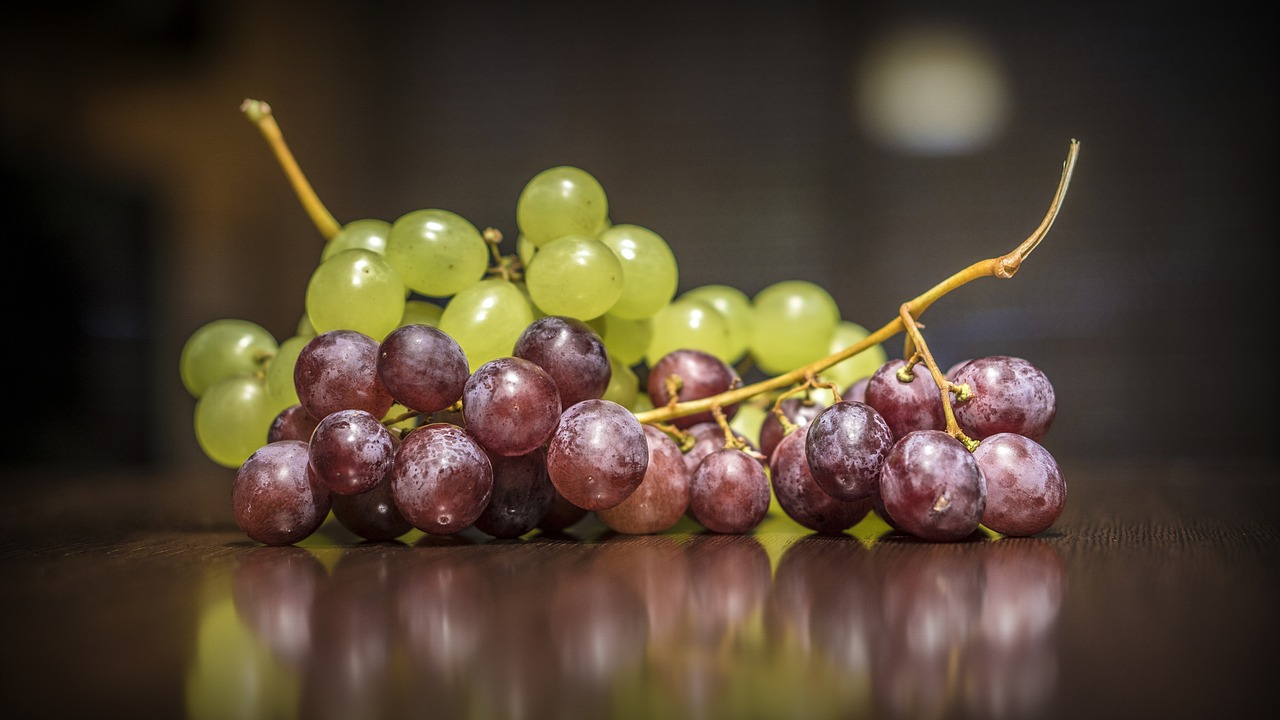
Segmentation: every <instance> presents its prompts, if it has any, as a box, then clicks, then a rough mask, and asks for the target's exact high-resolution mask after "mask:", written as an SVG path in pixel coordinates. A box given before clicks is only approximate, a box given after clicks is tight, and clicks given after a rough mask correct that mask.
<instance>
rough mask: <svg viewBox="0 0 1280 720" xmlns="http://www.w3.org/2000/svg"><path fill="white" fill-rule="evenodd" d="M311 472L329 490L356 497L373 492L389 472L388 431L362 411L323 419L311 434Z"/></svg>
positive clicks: (392, 444)
mask: <svg viewBox="0 0 1280 720" xmlns="http://www.w3.org/2000/svg"><path fill="white" fill-rule="evenodd" d="M310 447H311V468H312V469H313V470H315V472H316V476H317V477H319V478H320V480H322V481H323V482H324V483H325V485H327V486H328V487H329V490H331V491H332V492H334V493H335V494H338V495H355V494H356V493H362V492H366V491H368V490H372V489H373V487H374V486H375V485H377V484H378V483H380V482H382V480H383V478H385V477H386V476H387V473H389V472H390V471H391V464H392V461H393V458H394V455H395V442H394V441H393V440H392V438H391V431H389V430H387V429H386V428H385V427H383V425H382V423H381V422H379V421H378V418H376V417H374V416H373V415H370V414H369V413H367V412H365V411H364V410H339V411H337V412H334V413H330V414H328V415H326V416H325V418H324V419H323V420H321V421H320V422H319V424H317V425H316V429H315V431H314V432H313V433H312V434H311V444H310Z"/></svg>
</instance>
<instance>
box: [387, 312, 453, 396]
mask: <svg viewBox="0 0 1280 720" xmlns="http://www.w3.org/2000/svg"><path fill="white" fill-rule="evenodd" d="M470 373H471V371H470V366H469V365H468V364H467V356H466V353H464V352H463V351H462V346H461V345H459V344H458V341H457V340H454V339H453V338H452V337H450V336H449V335H448V334H446V333H445V332H444V331H443V330H441V329H440V328H436V327H431V326H430V325H418V324H414V325H402V326H400V327H398V328H396V329H395V330H392V331H391V332H390V333H388V334H387V336H386V337H385V338H383V339H382V344H381V345H380V346H379V350H378V377H380V378H382V382H383V384H384V385H385V386H386V388H387V391H388V392H389V393H391V397H393V398H395V400H396V402H399V403H400V404H401V405H404V406H405V407H407V408H410V409H412V410H417V411H418V412H423V413H433V412H437V411H439V410H444V409H445V408H447V407H449V406H450V405H452V404H454V403H456V402H458V400H459V399H460V398H461V397H462V386H463V384H465V383H466V382H467V377H468V376H469V375H470Z"/></svg>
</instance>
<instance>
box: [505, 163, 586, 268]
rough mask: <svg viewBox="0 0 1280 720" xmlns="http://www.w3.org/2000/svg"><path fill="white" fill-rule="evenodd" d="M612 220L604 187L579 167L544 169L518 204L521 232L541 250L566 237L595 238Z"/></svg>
mask: <svg viewBox="0 0 1280 720" xmlns="http://www.w3.org/2000/svg"><path fill="white" fill-rule="evenodd" d="M608 217H609V201H608V198H606V197H605V192H604V188H603V187H601V186H600V182H599V181H598V180H596V179H595V178H594V177H592V175H591V174H590V173H588V172H587V171H585V170H582V169H581V168H576V167H569V166H561V167H553V168H550V169H547V170H543V171H542V172H540V173H538V174H537V175H535V176H533V179H532V180H530V181H529V183H528V184H527V185H525V186H524V190H522V191H521V192H520V198H519V200H517V201H516V223H517V224H518V225H519V226H520V233H521V234H522V235H524V236H525V238H526V239H527V240H528V241H529V242H530V243H532V244H533V245H534V246H535V247H538V248H541V247H543V246H545V245H546V244H547V243H549V242H551V241H552V240H555V239H556V238H560V237H563V236H565V235H586V236H588V237H595V235H596V234H597V233H599V232H600V231H601V230H602V229H604V227H605V225H606V223H607V221H608Z"/></svg>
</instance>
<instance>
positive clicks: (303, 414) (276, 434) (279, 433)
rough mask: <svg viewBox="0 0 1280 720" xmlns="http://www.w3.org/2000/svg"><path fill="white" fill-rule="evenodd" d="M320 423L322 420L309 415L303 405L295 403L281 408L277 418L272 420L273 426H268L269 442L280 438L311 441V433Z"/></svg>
mask: <svg viewBox="0 0 1280 720" xmlns="http://www.w3.org/2000/svg"><path fill="white" fill-rule="evenodd" d="M319 423H320V421H319V420H316V419H315V418H313V417H311V416H310V415H308V414H307V411H306V410H305V409H304V408H303V407H302V406H301V405H299V404H297V403H294V404H293V405H290V406H289V407H287V408H285V409H283V410H281V411H280V413H279V414H278V415H276V419H275V420H272V421H271V426H270V427H269V428H267V442H269V443H273V442H277V441H279V440H301V441H302V442H311V433H313V432H315V429H316V425H318V424H319Z"/></svg>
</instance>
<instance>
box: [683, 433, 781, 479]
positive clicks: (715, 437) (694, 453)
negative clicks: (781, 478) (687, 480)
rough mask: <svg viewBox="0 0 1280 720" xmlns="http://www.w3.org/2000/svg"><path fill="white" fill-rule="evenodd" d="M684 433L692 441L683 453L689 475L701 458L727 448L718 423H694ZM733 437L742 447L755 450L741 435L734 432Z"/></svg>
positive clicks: (753, 445) (749, 441)
mask: <svg viewBox="0 0 1280 720" xmlns="http://www.w3.org/2000/svg"><path fill="white" fill-rule="evenodd" d="M730 430H733V428H732V427H730ZM685 432H686V433H688V435H689V436H690V438H691V439H692V440H693V444H692V445H690V446H689V448H688V449H686V450H685V451H684V462H685V465H686V466H688V468H689V472H690V473H692V472H693V471H694V470H697V469H698V463H700V462H702V458H704V457H706V456H708V455H710V454H711V453H713V452H715V451H717V450H723V449H725V448H726V447H728V446H729V445H728V439H727V438H725V436H724V428H722V427H720V423H717V422H716V421H714V420H708V421H706V422H700V423H695V424H693V425H691V426H689V427H688V428H685ZM733 436H734V438H735V439H736V440H737V441H738V442H740V443H742V445H743V446H744V447H746V448H749V449H751V450H753V451H755V450H757V447H756V445H755V443H753V442H751V440H750V439H748V438H747V437H746V436H745V435H743V434H742V433H739V432H737V431H734V432H733ZM766 462H767V461H766Z"/></svg>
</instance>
